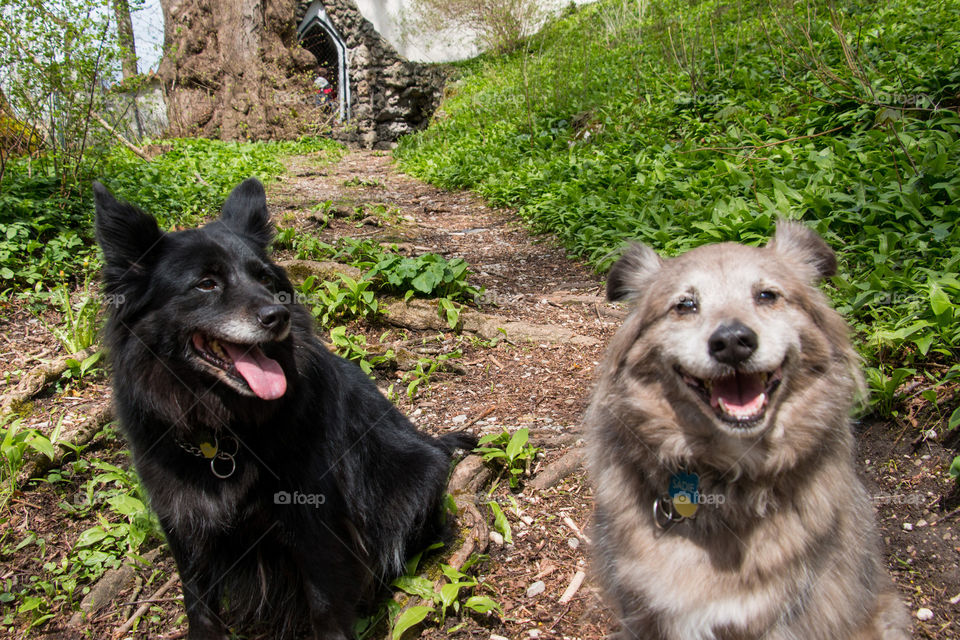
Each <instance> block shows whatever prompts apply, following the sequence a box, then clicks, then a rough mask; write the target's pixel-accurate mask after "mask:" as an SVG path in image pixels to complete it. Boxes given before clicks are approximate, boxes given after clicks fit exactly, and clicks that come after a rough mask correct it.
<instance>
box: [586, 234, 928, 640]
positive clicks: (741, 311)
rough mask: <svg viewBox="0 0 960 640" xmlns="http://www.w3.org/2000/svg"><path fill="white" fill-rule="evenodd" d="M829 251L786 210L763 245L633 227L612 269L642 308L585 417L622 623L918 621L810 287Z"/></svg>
mask: <svg viewBox="0 0 960 640" xmlns="http://www.w3.org/2000/svg"><path fill="white" fill-rule="evenodd" d="M835 269H836V258H835V257H834V254H833V251H832V250H831V249H830V248H829V247H828V246H827V245H826V244H825V243H824V242H823V240H822V239H820V237H819V236H817V235H816V234H815V233H813V232H812V231H809V230H808V229H806V228H805V227H803V226H802V225H799V224H796V223H791V222H780V224H779V225H778V228H777V233H776V236H775V237H774V239H773V240H772V241H771V242H770V243H769V244H768V245H767V246H766V247H763V248H754V247H746V246H742V245H738V244H730V243H725V244H717V245H709V246H704V247H700V248H698V249H695V250H693V251H690V252H688V253H686V254H684V255H681V256H679V257H677V258H673V259H668V260H662V259H661V258H660V257H659V256H657V254H656V253H654V252H653V250H651V249H650V248H648V247H644V246H639V245H635V246H633V247H631V248H630V249H629V250H628V252H627V253H626V255H624V257H623V258H621V259H620V261H619V262H617V263H616V264H615V265H614V266H613V268H612V269H611V271H610V275H609V279H608V283H607V287H608V290H607V294H608V297H609V298H610V299H611V300H620V299H632V300H633V302H634V307H633V310H632V312H631V313H630V315H629V316H628V318H627V319H626V321H625V322H624V324H623V326H622V327H621V329H620V331H619V332H618V333H617V335H616V336H615V337H614V339H613V341H612V343H611V345H610V348H609V351H608V353H607V356H606V360H605V362H604V364H603V366H602V368H601V377H600V380H599V383H598V386H597V388H596V390H595V392H594V394H593V398H592V401H591V404H590V408H589V409H588V411H587V415H586V425H587V428H588V434H589V438H590V441H589V445H590V449H589V458H588V464H589V471H590V473H591V476H592V482H593V485H594V491H595V499H596V552H597V558H596V561H597V562H596V569H597V573H598V574H599V575H598V577H599V580H600V581H601V583H602V584H603V585H604V587H605V590H606V592H607V594H608V596H609V598H610V600H611V602H612V604H613V605H614V606H615V609H616V610H617V613H618V615H619V618H620V624H621V629H620V631H619V633H617V634H616V637H617V638H623V639H634V638H635V639H638V640H655V639H659V640H760V639H763V640H880V639H883V640H894V639H896V640H903V639H906V638H909V631H908V628H909V619H908V617H907V615H906V610H905V608H904V607H903V606H902V604H901V603H900V602H899V601H898V598H897V596H896V593H895V589H894V586H893V583H892V582H891V580H890V578H889V577H888V576H887V575H886V571H885V569H884V566H883V560H882V558H881V556H880V553H879V548H878V547H879V544H878V542H879V541H878V536H877V531H876V528H875V525H874V521H873V511H872V508H871V504H870V499H869V497H868V495H867V493H866V491H865V490H864V488H863V486H862V485H861V483H860V481H859V480H858V478H857V475H856V473H855V471H854V467H853V446H854V445H853V437H852V433H851V430H850V426H849V421H848V416H849V413H850V410H851V407H852V404H853V398H854V396H855V394H856V392H857V390H858V387H859V386H860V385H861V384H862V383H861V380H860V374H859V370H858V360H857V356H856V354H855V352H854V350H853V348H852V347H851V345H850V341H849V339H848V328H847V326H846V324H845V323H844V321H843V319H842V318H841V317H840V316H839V315H838V314H837V313H836V312H835V311H833V310H832V309H831V308H830V306H829V305H828V303H827V300H826V298H825V297H824V296H823V295H822V294H821V293H820V291H818V290H817V289H816V287H815V286H814V285H815V283H816V282H817V281H818V280H819V279H820V278H823V277H826V276H830V275H832V274H833V273H834V271H835Z"/></svg>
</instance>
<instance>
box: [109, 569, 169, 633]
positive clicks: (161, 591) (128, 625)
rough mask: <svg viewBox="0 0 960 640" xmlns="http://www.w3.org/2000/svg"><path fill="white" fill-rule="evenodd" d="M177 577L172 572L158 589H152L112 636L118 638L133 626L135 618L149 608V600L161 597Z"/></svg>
mask: <svg viewBox="0 0 960 640" xmlns="http://www.w3.org/2000/svg"><path fill="white" fill-rule="evenodd" d="M177 578H178V576H177V574H173V575H172V576H170V578H169V579H168V580H167V581H166V582H164V583H163V586H161V587H160V588H159V589H157V590H156V591H154V592H153V595H152V596H150V598H149V599H148V601H147V602H145V603H144V604H142V605H140V607H139V608H138V609H137V610H136V611H134V612H133V615H132V616H130V618H129V619H128V620H127V621H126V622H124V623H123V624H122V625H120V627H119V628H118V629H117V631H116V633H114V634H113V635H114V638H120V637H121V636H123V635H124V634H125V633H126V632H127V631H130V629H132V628H133V625H134V624H136V622H137V620H138V619H139V618H140V616H142V615H143V614H145V613H146V612H147V611H148V610H149V609H150V602H151V601H153V600H156V599H157V598H159V597H161V596H162V595H163V594H165V593H166V592H167V591H169V590H170V587H172V586H173V585H174V583H176V581H177Z"/></svg>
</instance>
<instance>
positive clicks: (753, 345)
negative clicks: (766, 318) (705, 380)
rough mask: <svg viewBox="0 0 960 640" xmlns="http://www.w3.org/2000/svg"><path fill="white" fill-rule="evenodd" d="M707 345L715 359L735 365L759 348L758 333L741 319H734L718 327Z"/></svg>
mask: <svg viewBox="0 0 960 640" xmlns="http://www.w3.org/2000/svg"><path fill="white" fill-rule="evenodd" d="M707 346H708V348H709V349H710V355H711V356H712V357H713V358H714V359H715V360H717V361H718V362H722V363H724V364H728V365H730V366H731V367H735V366H737V365H738V364H741V363H743V362H744V361H746V360H747V359H749V358H750V356H752V355H753V352H754V351H756V350H757V334H756V332H755V331H754V330H753V329H751V328H750V327H748V326H747V325H745V324H743V323H742V322H740V321H739V320H734V321H733V322H729V323H726V324H722V325H720V326H719V327H717V330H716V331H714V332H713V335H711V336H710V339H709V340H708V341H707Z"/></svg>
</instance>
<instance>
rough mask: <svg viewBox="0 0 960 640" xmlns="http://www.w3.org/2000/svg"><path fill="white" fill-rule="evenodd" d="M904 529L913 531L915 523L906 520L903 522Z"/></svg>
mask: <svg viewBox="0 0 960 640" xmlns="http://www.w3.org/2000/svg"><path fill="white" fill-rule="evenodd" d="M903 530H904V531H913V523H911V522H904V523H903Z"/></svg>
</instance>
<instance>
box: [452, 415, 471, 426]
mask: <svg viewBox="0 0 960 640" xmlns="http://www.w3.org/2000/svg"><path fill="white" fill-rule="evenodd" d="M466 421H467V416H466V415H465V414H463V413H461V414H460V415H458V416H453V417H452V418H450V422H452V423H453V424H463V423H464V422H466Z"/></svg>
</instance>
